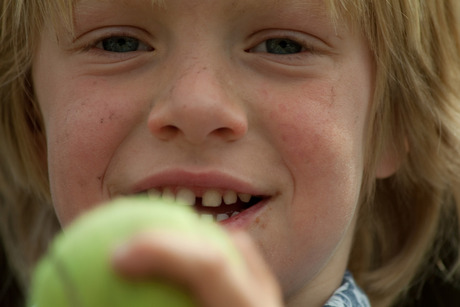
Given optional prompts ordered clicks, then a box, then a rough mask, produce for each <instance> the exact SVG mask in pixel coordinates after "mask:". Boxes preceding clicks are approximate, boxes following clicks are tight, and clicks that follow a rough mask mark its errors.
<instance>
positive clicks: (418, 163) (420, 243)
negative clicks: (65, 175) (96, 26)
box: [0, 0, 460, 306]
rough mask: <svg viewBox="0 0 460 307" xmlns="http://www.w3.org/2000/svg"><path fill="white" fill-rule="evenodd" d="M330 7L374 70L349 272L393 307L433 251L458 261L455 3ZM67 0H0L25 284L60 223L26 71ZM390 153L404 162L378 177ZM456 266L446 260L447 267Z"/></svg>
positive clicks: (14, 238)
mask: <svg viewBox="0 0 460 307" xmlns="http://www.w3.org/2000/svg"><path fill="white" fill-rule="evenodd" d="M327 3H328V5H329V7H330V9H331V12H332V13H333V16H335V17H337V18H345V19H347V20H352V21H353V22H352V23H351V25H350V26H351V27H353V28H354V29H357V30H358V31H361V32H362V33H363V34H364V36H365V37H366V38H367V39H368V42H369V46H370V48H371V49H372V51H373V53H374V58H375V64H376V67H377V75H376V80H377V81H376V88H375V94H374V101H373V103H372V106H371V108H372V110H371V116H370V118H369V132H368V140H367V152H366V157H367V158H366V173H365V174H364V175H365V176H364V181H363V193H362V198H361V199H362V204H361V208H360V216H359V221H358V226H357V230H356V236H355V241H354V246H353V250H352V256H351V258H350V259H351V260H350V263H349V268H350V269H351V270H352V272H353V273H354V275H355V277H356V279H357V280H358V283H359V284H360V285H361V287H363V288H364V289H365V291H366V293H367V294H368V295H369V297H370V299H371V301H372V303H373V305H374V306H390V305H391V304H392V303H394V302H395V301H396V300H397V299H398V298H399V297H400V296H401V295H403V294H404V293H405V291H406V290H407V289H408V288H409V287H410V284H411V283H412V282H414V280H415V278H422V277H423V276H422V275H423V274H422V273H423V271H426V270H427V268H433V267H434V266H433V263H434V264H436V265H438V267H441V268H443V266H442V259H441V258H440V255H439V253H440V250H441V248H444V247H445V246H448V247H450V251H451V252H452V253H453V256H452V258H454V259H458V257H459V255H458V253H459V249H460V247H459V246H460V244H459V242H458V238H459V233H460V231H459V228H458V220H459V213H460V103H459V101H460V100H459V99H460V98H459V90H458V88H460V86H458V84H460V83H459V82H460V42H459V25H458V23H459V15H458V13H459V9H458V7H457V4H456V3H457V1H456V0H444V1H441V0H439V1H438V0H426V1H423V0H386V1H381V0H373V1H372V0H335V1H334V0H329V1H327ZM72 5H73V3H72V1H70V0H67V1H66V0H54V1H47V0H46V1H45V0H42V1H39V0H36V1H30V2H27V1H24V0H0V7H1V9H2V11H1V13H0V16H1V21H0V25H1V29H0V140H1V144H2V145H1V147H0V161H1V163H0V205H1V211H2V212H1V214H0V219H1V221H0V227H1V233H2V239H3V241H4V244H5V246H6V251H7V252H8V256H9V259H10V265H11V266H12V267H13V268H15V269H16V273H17V274H18V276H19V277H18V278H19V279H20V280H21V282H22V284H23V285H24V287H25V288H26V287H27V283H28V278H29V273H30V268H32V267H33V264H34V262H35V261H36V259H37V257H38V256H39V255H40V254H41V253H42V252H43V250H44V248H45V247H46V244H47V242H48V240H49V239H50V238H51V237H52V236H53V234H54V233H55V232H56V231H58V229H59V225H58V223H57V220H56V218H55V216H54V212H53V210H52V205H51V199H50V195H49V187H48V179H47V166H46V136H45V133H44V131H43V123H42V119H41V115H40V110H39V108H38V105H37V103H36V101H35V100H34V93H33V87H32V85H31V78H30V69H31V63H32V58H33V52H34V50H35V49H36V47H37V44H38V41H37V37H39V32H40V30H41V29H42V28H43V26H44V25H45V20H51V21H53V22H54V24H55V25H57V24H60V23H63V24H64V25H66V26H67V27H69V28H70V27H71V24H72V18H71V16H72ZM62 18H64V19H62ZM388 151H390V152H393V153H394V154H395V155H396V156H397V157H398V159H399V161H400V163H401V166H400V168H399V170H398V171H397V173H396V174H395V175H394V176H391V177H389V178H387V179H379V180H375V169H376V165H377V163H378V161H379V160H380V159H382V158H384V157H383V156H384V152H388ZM456 263H457V264H456ZM457 270H458V262H455V261H454V262H453V264H452V265H451V266H450V271H449V272H450V273H452V274H453V273H454V272H456V271H457ZM449 272H447V271H446V276H451V275H448V274H447V273H449Z"/></svg>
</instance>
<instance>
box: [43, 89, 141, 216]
mask: <svg viewBox="0 0 460 307" xmlns="http://www.w3.org/2000/svg"><path fill="white" fill-rule="evenodd" d="M54 84H56V85H57V86H55V87H54V88H52V89H49V88H47V87H43V88H45V89H47V91H38V93H37V94H38V99H39V101H40V102H41V105H44V110H45V112H44V119H45V126H46V131H47V142H48V144H47V146H48V160H49V173H50V186H51V193H52V197H53V201H54V205H55V207H56V211H57V214H58V216H59V218H60V220H61V222H62V223H63V224H66V223H67V222H68V221H70V220H72V219H73V218H74V217H76V216H77V215H79V214H80V213H81V212H82V211H84V210H86V209H87V208H89V207H91V206H93V205H94V204H96V203H98V202H101V201H104V200H106V199H108V192H107V191H106V190H105V188H104V185H103V180H104V174H105V170H106V168H107V165H108V163H109V161H110V158H111V156H112V155H113V153H114V152H115V150H116V148H117V146H119V144H120V143H121V142H122V140H123V139H124V138H125V137H126V135H127V134H128V133H129V131H130V130H129V129H130V128H129V127H130V124H131V120H132V118H133V116H132V112H134V111H132V112H131V114H130V113H129V110H128V109H127V105H129V106H130V107H131V108H130V109H131V110H136V108H135V101H134V99H132V100H131V101H127V99H128V97H125V96H124V95H123V94H122V93H123V90H121V89H118V88H117V87H116V86H114V85H113V84H108V83H106V82H104V81H97V82H92V81H91V80H80V81H79V80H73V82H65V84H66V86H62V87H59V86H58V85H59V84H60V83H59V82H58V83H54ZM61 85H63V84H61ZM48 93H53V94H48ZM127 102H130V103H127Z"/></svg>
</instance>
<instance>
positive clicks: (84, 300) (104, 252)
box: [28, 197, 241, 307]
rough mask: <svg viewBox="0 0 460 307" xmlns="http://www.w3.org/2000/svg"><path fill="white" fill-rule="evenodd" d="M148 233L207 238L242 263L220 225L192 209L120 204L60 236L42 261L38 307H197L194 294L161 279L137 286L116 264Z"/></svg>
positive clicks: (142, 201) (144, 201)
mask: <svg viewBox="0 0 460 307" xmlns="http://www.w3.org/2000/svg"><path fill="white" fill-rule="evenodd" d="M146 229H162V230H164V229H166V230H167V229H171V230H172V231H175V232H183V233H184V236H189V235H199V236H206V237H207V238H209V240H210V241H212V242H213V243H215V244H216V245H217V246H218V248H221V249H222V250H223V251H224V253H225V254H228V256H229V259H230V261H234V262H235V263H238V262H239V261H240V260H241V259H240V256H239V255H238V252H237V250H236V249H235V248H234V246H233V245H232V243H231V241H230V239H229V237H228V236H227V234H226V233H225V231H224V230H223V229H221V228H220V227H219V226H218V225H217V224H216V223H214V222H212V221H207V220H203V219H201V218H200V217H199V216H198V215H197V214H196V213H195V212H194V211H193V209H192V208H190V207H188V206H186V205H182V204H178V203H176V202H173V201H168V200H161V199H154V200H153V199H149V198H147V197H131V198H120V199H117V200H115V201H112V202H111V203H108V204H106V205H102V206H100V207H97V208H96V209H94V210H92V211H90V212H89V213H87V214H85V215H83V216H82V217H80V218H78V219H77V220H76V221H75V222H74V223H73V224H72V225H70V226H69V227H68V228H66V229H65V230H64V232H63V233H61V234H59V235H58V236H57V237H56V239H55V240H54V242H53V243H52V245H51V247H50V249H49V251H48V253H47V254H46V255H45V256H44V257H43V258H42V259H41V260H40V262H39V264H38V265H37V268H36V270H35V272H34V275H33V278H32V285H31V291H30V293H29V298H28V300H29V303H28V305H29V306H32V307H105V306H107V307H195V306H198V304H197V303H196V302H195V300H194V299H193V297H192V296H191V294H189V293H188V292H187V290H186V289H183V288H181V287H179V286H178V285H175V284H172V283H171V282H167V281H166V280H161V279H152V280H148V281H132V280H128V279H124V278H123V277H121V276H119V275H118V274H116V273H115V272H114V270H113V268H112V266H111V264H110V257H111V254H112V253H113V249H114V247H115V246H116V245H117V244H119V243H120V242H122V241H123V240H124V239H126V238H128V237H130V236H131V235H133V234H135V233H138V232H140V231H143V230H146Z"/></svg>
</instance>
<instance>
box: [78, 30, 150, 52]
mask: <svg viewBox="0 0 460 307" xmlns="http://www.w3.org/2000/svg"><path fill="white" fill-rule="evenodd" d="M110 38H131V39H134V40H137V41H138V42H139V44H143V45H145V46H146V47H147V48H148V50H141V51H153V50H154V48H153V47H151V46H150V45H149V44H147V43H145V42H144V41H143V40H142V39H139V38H137V37H136V36H134V35H133V34H132V33H125V32H117V33H107V34H106V35H103V36H101V37H97V38H96V39H94V40H91V41H90V42H89V43H87V44H85V45H84V46H83V48H82V50H83V51H84V52H92V53H104V54H113V55H117V54H119V53H123V52H111V51H106V50H104V49H103V48H100V47H98V45H100V44H102V43H103V42H104V41H105V40H107V39H110ZM138 51H139V50H136V51H131V52H124V53H133V52H138Z"/></svg>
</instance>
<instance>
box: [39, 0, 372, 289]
mask: <svg viewBox="0 0 460 307" xmlns="http://www.w3.org/2000/svg"><path fill="white" fill-rule="evenodd" d="M165 4H166V5H165V7H159V6H152V5H151V4H150V1H149V0H146V1H121V0H120V1H117V0H113V1H89V0H88V1H80V2H79V3H78V4H77V9H76V14H75V18H76V20H75V21H76V29H75V30H76V38H75V39H73V38H72V37H71V36H70V35H66V34H63V33H58V34H57V37H58V39H56V35H55V33H54V32H52V31H49V30H47V31H44V33H43V35H42V39H41V44H40V46H39V49H38V52H37V53H36V57H35V61H34V66H33V79H34V87H35V91H36V95H37V98H38V101H39V104H40V107H41V110H42V112H43V116H44V121H45V127H46V133H47V140H48V163H49V173H50V182H51V190H52V196H53V200H54V205H55V208H56V211H57V214H58V216H59V218H60V220H61V222H62V223H63V224H64V225H66V224H68V223H69V222H70V221H71V220H73V219H74V218H75V217H76V216H78V215H79V214H81V213H82V212H83V211H85V210H87V209H89V208H91V207H93V206H95V205H96V204H98V203H100V202H101V201H105V200H108V199H110V198H113V197H116V196H118V195H122V194H135V193H141V192H147V191H148V190H150V189H156V190H167V189H166V188H168V189H171V190H173V191H174V192H178V191H181V192H180V193H184V194H186V195H187V194H190V193H192V192H193V194H195V196H196V197H200V198H201V197H203V198H206V202H208V201H209V202H211V203H212V202H213V201H214V200H216V201H217V202H221V200H220V198H219V196H220V195H224V194H228V195H227V197H229V198H232V196H234V193H237V194H238V193H242V194H250V195H252V196H254V197H253V199H252V200H251V202H250V204H249V205H251V207H250V208H249V209H245V208H243V207H241V206H240V205H241V204H240V202H238V203H239V204H237V205H230V206H228V207H225V206H227V205H222V206H221V207H220V208H214V209H210V210H213V212H217V211H218V210H224V211H225V210H226V211H230V215H231V214H232V211H242V212H241V213H240V214H239V215H236V216H234V217H232V218H230V219H227V220H226V221H224V222H223V224H225V225H226V226H227V227H230V228H231V227H235V228H244V229H246V230H247V231H248V232H249V233H250V234H251V235H252V236H253V238H254V239H255V241H256V242H257V243H258V244H259V246H260V247H261V249H262V251H263V253H264V255H265V258H266V259H267V261H268V262H269V263H270V265H271V266H272V268H273V269H274V271H275V272H276V274H277V275H278V277H279V278H280V280H281V283H282V286H283V288H284V291H285V293H286V295H292V296H295V295H296V294H297V293H298V292H299V290H300V288H301V287H303V285H305V284H307V285H308V286H307V287H306V288H305V289H304V290H306V292H308V291H311V292H314V291H320V290H319V288H318V289H315V287H321V286H320V285H321V284H323V283H324V284H328V283H329V284H330V283H333V284H334V286H337V283H340V279H341V278H342V276H341V273H340V274H338V272H343V270H344V268H345V266H346V262H347V255H348V252H349V245H350V241H351V236H352V232H353V227H354V226H353V225H354V219H355V216H356V211H357V204H358V198H359V194H360V185H361V179H362V173H363V150H364V143H363V140H364V139H365V134H366V120H367V115H368V110H369V105H370V103H371V99H372V93H373V82H374V67H373V61H372V57H371V54H370V52H369V50H368V48H367V45H366V42H365V40H364V38H363V37H361V36H360V35H359V34H358V33H357V32H353V31H352V29H353V28H352V27H348V28H347V27H345V26H344V25H342V24H341V23H340V22H339V23H338V24H334V23H333V22H331V20H330V19H329V17H328V13H327V9H326V7H325V6H324V5H323V2H322V1H321V0H311V1H305V0H284V1H267V0H249V1H248V0H234V1H194V0H167V1H165ZM121 51H125V52H121ZM184 190H185V192H184ZM227 192H229V193H227ZM213 194H215V195H217V198H216V196H215V195H214V196H213ZM249 205H247V206H246V207H248V206H249ZM226 208H227V209H226ZM243 209H245V210H243ZM220 217H221V218H225V216H220Z"/></svg>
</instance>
